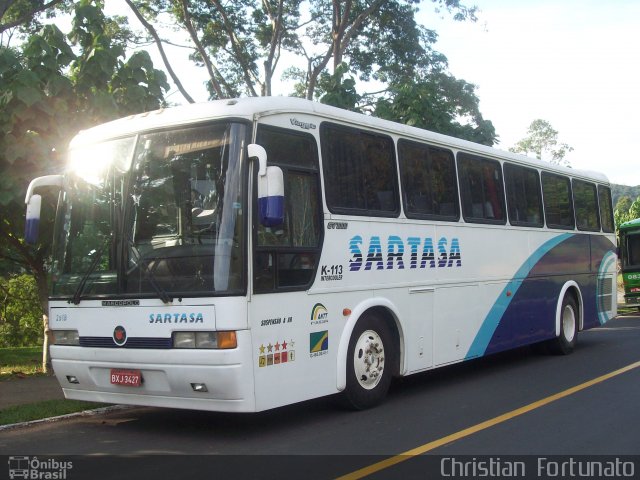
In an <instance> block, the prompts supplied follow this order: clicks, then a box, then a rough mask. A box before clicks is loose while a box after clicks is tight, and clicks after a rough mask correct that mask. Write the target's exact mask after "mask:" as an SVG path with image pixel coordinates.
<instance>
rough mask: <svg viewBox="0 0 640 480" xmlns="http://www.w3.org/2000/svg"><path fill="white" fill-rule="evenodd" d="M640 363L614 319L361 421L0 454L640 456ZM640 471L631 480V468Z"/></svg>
mask: <svg viewBox="0 0 640 480" xmlns="http://www.w3.org/2000/svg"><path fill="white" fill-rule="evenodd" d="M639 361H640V317H637V316H633V317H623V318H618V319H616V320H614V321H612V322H610V323H609V324H608V325H607V326H606V327H605V328H601V329H597V330H592V331H588V332H583V333H581V334H580V337H579V344H578V348H577V349H576V351H575V352H574V354H573V355H570V356H566V357H556V356H549V355H540V354H536V353H533V352H532V351H531V350H530V349H528V348H527V349H519V350H516V351H513V352H508V353H505V354H500V355H496V356H493V357H489V358H486V359H481V360H477V361H473V362H468V363H466V364H462V365H457V366H453V367H448V368H443V369H439V370H436V371H434V372H430V373H426V374H420V375H416V376H412V377H409V378H406V379H402V380H401V381H398V382H396V383H395V384H394V385H393V386H392V390H391V392H390V395H389V398H388V400H387V402H386V403H385V404H384V405H382V406H381V407H378V408H376V409H373V410H369V411H364V412H348V411H345V410H342V409H340V408H339V407H338V406H337V405H336V402H335V401H334V399H332V398H327V399H318V400H314V401H310V402H305V403H303V404H298V405H293V406H290V407H285V408H280V409H276V410H272V411H268V412H263V413H259V414H218V413H208V412H192V411H180V410H169V409H151V408H135V409H131V410H126V411H121V412H116V413H111V414H108V415H104V416H100V417H90V418H79V419H74V420H71V421H65V422H62V423H56V424H51V425H41V426H37V427H30V428H26V429H18V430H10V431H6V432H0V455H2V454H4V455H39V456H40V457H42V456H43V455H44V456H47V455H49V456H51V455H63V456H68V455H99V456H103V455H107V456H106V457H101V458H96V457H91V458H87V457H80V458H78V457H74V458H75V459H76V461H77V462H78V464H79V465H78V467H77V469H76V473H78V474H80V472H81V470H82V469H85V470H84V471H87V472H88V471H91V472H93V474H94V476H95V475H97V477H96V478H98V477H100V475H101V474H104V475H105V476H104V478H108V476H109V475H113V474H114V471H116V470H114V469H115V468H120V467H116V465H120V464H122V465H125V466H126V468H125V467H122V468H121V470H122V471H121V470H117V471H118V475H120V476H121V477H122V478H136V475H137V476H138V477H139V476H140V475H141V473H142V472H145V475H147V474H149V475H155V477H156V478H170V477H171V476H173V477H174V478H182V477H185V476H186V475H188V474H193V475H196V476H195V477H194V478H198V475H199V473H202V470H203V469H205V468H207V469H208V468H212V467H213V468H215V469H216V470H215V471H217V472H219V473H222V472H223V470H226V469H229V470H227V473H229V474H231V473H233V474H234V475H236V477H237V478H283V477H284V478H291V477H292V476H291V473H292V472H293V471H296V472H298V473H299V470H298V469H302V471H304V472H305V475H304V478H334V477H336V476H338V475H341V474H346V473H349V472H352V471H354V470H357V469H359V468H361V467H364V466H367V465H369V466H370V465H375V464H376V462H378V461H380V460H384V459H388V458H392V459H394V458H395V459H396V460H398V459H400V460H405V459H407V458H411V457H394V456H396V455H398V454H402V453H406V452H409V453H412V452H411V450H412V449H416V448H417V449H418V450H417V453H427V454H430V455H446V456H447V455H452V456H459V455H472V456H476V455H490V456H498V457H505V456H508V455H524V454H529V455H531V454H533V455H552V454H557V455H614V456H619V455H638V454H640V432H638V430H637V425H640V363H638V362H639ZM624 367H629V368H628V370H627V371H620V369H622V368H624ZM609 374H611V376H610V378H609V377H603V376H605V375H609ZM594 379H596V381H595V382H593V384H591V383H585V382H590V381H592V380H594ZM575 386H579V390H577V391H575V392H574V391H571V390H568V389H570V388H572V387H575ZM559 393H560V394H561V395H560V396H559V397H554V395H556V394H559ZM541 400H542V402H541V403H540V401H541ZM525 406H526V407H527V408H526V409H525V410H519V409H521V408H522V407H525ZM483 422H485V423H483ZM413 453H415V452H413ZM203 454H204V455H207V456H200V457H193V456H184V455H203ZM292 454H293V455H299V456H297V457H292V456H291V455H292ZM109 455H117V456H118V457H116V459H117V461H116V460H114V457H110V456H109ZM173 455H178V456H173ZM236 455H240V456H241V457H236ZM245 455H252V456H251V457H246V456H245ZM131 456H133V457H135V458H133V459H131V458H130V457H131ZM423 458H424V457H423ZM400 460H398V462H397V465H394V466H388V467H386V468H380V466H378V467H376V468H377V470H376V468H374V470H376V471H375V472H374V473H373V476H372V477H371V478H397V477H398V476H400V475H401V474H402V475H406V472H405V470H406V469H407V468H410V467H411V465H414V466H415V465H416V463H415V460H411V461H406V462H404V461H400ZM394 461H395V460H394ZM122 462H123V463H122ZM212 462H213V463H215V465H212ZM392 463H393V462H392ZM427 466H428V465H427ZM636 470H637V471H636V472H635V473H636V474H637V475H638V476H639V477H640V462H638V463H637V465H636ZM1 472H2V466H1V465H0V473H1ZM239 472H244V473H246V474H247V476H241V475H240V476H238V473H239ZM257 472H259V473H257ZM127 475H130V476H127ZM295 476H296V477H298V478H301V477H300V475H295ZM68 478H70V479H72V478H83V477H80V476H79V477H73V476H68ZM215 478H226V477H225V476H220V477H218V476H216V477H215ZM354 478H355V477H354ZM406 478H411V476H407V477H406ZM636 478H637V477H636Z"/></svg>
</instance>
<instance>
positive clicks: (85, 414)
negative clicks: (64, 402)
mask: <svg viewBox="0 0 640 480" xmlns="http://www.w3.org/2000/svg"><path fill="white" fill-rule="evenodd" d="M131 408H135V405H111V406H109V407H101V408H94V409H93V410H82V411H81V412H74V413H67V414H65V415H58V416H57V417H49V418H40V419H38V420H30V421H28V422H20V423H10V424H8V425H0V432H3V431H6V430H13V429H16V428H24V427H31V426H33V425H40V424H47V423H54V422H60V421H62V420H67V419H69V418H75V417H92V416H96V415H102V414H104V413H110V412H117V411H120V410H129V409H131Z"/></svg>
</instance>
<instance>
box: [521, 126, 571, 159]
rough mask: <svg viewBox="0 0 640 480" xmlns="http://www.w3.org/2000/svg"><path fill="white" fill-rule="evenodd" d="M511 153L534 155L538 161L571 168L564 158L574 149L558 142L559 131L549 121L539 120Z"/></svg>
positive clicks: (530, 127)
mask: <svg viewBox="0 0 640 480" xmlns="http://www.w3.org/2000/svg"><path fill="white" fill-rule="evenodd" d="M509 151H511V152H515V153H524V154H525V155H528V154H529V153H533V154H535V156H536V158H537V159H538V160H547V161H549V162H551V163H553V164H556V165H566V166H569V162H568V161H567V160H565V158H564V157H565V156H566V155H567V153H569V152H572V151H573V147H570V146H569V145H567V144H566V143H560V142H559V141H558V131H557V130H555V129H554V128H553V127H552V126H551V124H550V123H549V122H548V121H546V120H542V119H537V120H534V121H533V122H531V125H529V130H527V136H526V137H524V138H523V139H522V140H520V141H519V142H518V143H516V144H515V145H514V146H513V147H511V148H510V149H509Z"/></svg>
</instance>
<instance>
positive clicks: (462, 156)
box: [458, 153, 507, 225]
mask: <svg viewBox="0 0 640 480" xmlns="http://www.w3.org/2000/svg"><path fill="white" fill-rule="evenodd" d="M458 175H459V177H460V193H461V198H462V216H463V217H464V220H465V222H470V223H493V224H498V225H504V224H505V223H506V220H507V216H506V212H505V208H504V189H503V183H502V169H501V167H500V162H497V161H495V160H490V159H488V158H482V157H477V156H474V155H469V154H467V153H459V154H458Z"/></svg>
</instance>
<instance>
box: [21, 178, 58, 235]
mask: <svg viewBox="0 0 640 480" xmlns="http://www.w3.org/2000/svg"><path fill="white" fill-rule="evenodd" d="M63 183H64V177H63V176H62V175H45V176H43V177H38V178H34V179H33V180H31V182H30V183H29V187H28V188H27V195H26V197H25V199H24V203H26V204H27V216H26V223H25V231H24V239H25V241H26V242H27V243H28V244H30V245H33V244H34V243H36V242H37V241H38V230H39V226H40V207H41V206H42V197H40V195H35V194H34V193H33V192H34V190H35V189H36V188H40V187H59V188H62V185H63Z"/></svg>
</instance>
